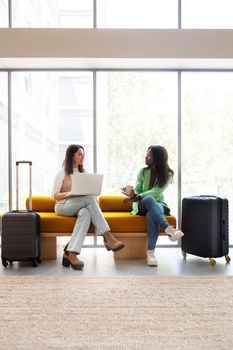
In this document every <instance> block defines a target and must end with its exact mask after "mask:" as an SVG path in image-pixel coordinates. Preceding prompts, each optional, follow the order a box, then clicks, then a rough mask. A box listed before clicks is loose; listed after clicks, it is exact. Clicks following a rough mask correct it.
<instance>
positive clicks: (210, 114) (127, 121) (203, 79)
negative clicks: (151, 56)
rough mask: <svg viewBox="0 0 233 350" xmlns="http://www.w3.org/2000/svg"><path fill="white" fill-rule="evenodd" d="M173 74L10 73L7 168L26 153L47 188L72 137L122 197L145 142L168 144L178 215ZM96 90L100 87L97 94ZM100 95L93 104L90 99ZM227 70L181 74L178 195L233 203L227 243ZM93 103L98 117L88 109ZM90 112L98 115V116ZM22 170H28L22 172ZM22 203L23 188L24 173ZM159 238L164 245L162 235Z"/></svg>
mask: <svg viewBox="0 0 233 350" xmlns="http://www.w3.org/2000/svg"><path fill="white" fill-rule="evenodd" d="M177 74H178V73H177V72H175V71H174V72H168V71H167V72H166V71H163V72H162V71H161V72H156V71H154V72H153V71H130V72H129V71H128V72H127V71H97V73H96V83H97V84H96V87H94V86H93V72H88V71H80V72H71V71H59V72H36V71H34V72H33V71H32V72H30V71H25V72H23V71H22V72H12V73H11V77H12V84H11V86H12V106H11V107H12V108H11V110H12V169H13V181H12V183H13V199H14V201H13V207H15V161H16V160H22V159H23V160H25V159H26V160H32V162H33V194H50V193H51V189H52V185H53V179H54V175H55V174H56V172H57V170H58V169H60V168H61V166H62V162H63V160H64V153H65V150H66V148H67V146H68V145H69V144H71V143H76V144H77V143H79V144H81V145H83V146H84V148H85V151H86V163H85V167H86V169H87V171H88V172H93V171H94V165H93V159H94V158H95V157H94V154H96V155H97V159H96V160H97V172H99V173H103V174H104V186H103V193H112V194H120V193H121V190H120V188H121V187H122V186H124V185H126V184H132V185H133V184H134V183H135V180H136V176H137V174H138V171H139V169H140V168H141V167H143V166H144V165H145V163H144V157H145V154H146V151H147V147H148V146H150V145H152V144H161V145H163V146H165V147H166V148H167V150H168V153H169V165H170V167H171V168H172V169H173V170H174V171H175V177H174V181H173V183H172V184H171V186H169V188H168V189H167V190H166V192H165V200H166V202H167V203H168V205H169V206H170V208H171V211H172V214H174V215H175V216H176V217H178V213H177V204H178V203H177V198H178V193H179V192H178V191H179V190H180V189H179V188H178V186H177V167H178V166H177V165H178V154H177V145H178V96H179V94H178V79H177V78H178V76H177ZM0 86H1V88H0V144H1V147H0V153H1V157H0V162H1V163H0V176H1V183H0V191H1V203H0V211H5V210H7V206H8V136H7V135H8V119H7V110H8V106H7V104H8V103H7V73H4V72H2V73H0ZM93 91H96V92H97V96H96V99H95V98H93ZM94 101H96V106H95V105H94ZM232 101H233V72H202V71H199V72H197V71H192V72H182V73H181V112H182V113H181V120H182V125H181V130H180V132H181V150H182V152H181V175H182V176H181V178H182V184H181V191H182V192H181V197H182V198H183V197H187V196H191V195H203V194H204V195H205V194H208V195H217V196H220V197H226V198H228V200H229V216H230V242H231V244H232V243H233V236H232V227H233V216H232V204H233V176H232V174H233V163H232V153H233V103H232ZM95 107H96V114H94V113H93V109H94V108H95ZM95 115H96V119H95V118H94V116H95ZM23 173H24V174H23ZM21 174H22V176H24V177H23V178H20V189H21V191H20V201H21V205H22V206H23V202H24V200H25V197H26V196H27V195H28V187H27V181H28V179H27V172H26V169H25V171H23V169H22V172H21ZM159 243H166V244H167V243H168V242H167V239H166V240H164V238H163V237H160V238H159Z"/></svg>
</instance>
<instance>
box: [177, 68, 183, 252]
mask: <svg viewBox="0 0 233 350" xmlns="http://www.w3.org/2000/svg"><path fill="white" fill-rule="evenodd" d="M177 98H178V101H177V102H178V116H177V128H178V130H177V131H178V140H177V153H178V164H177V174H178V179H177V182H178V195H177V201H178V203H177V204H178V228H181V200H182V198H181V196H182V183H181V181H182V174H181V159H182V158H181V155H182V142H181V138H182V135H181V131H182V130H181V71H178V94H177ZM178 243H179V246H180V241H179V242H178Z"/></svg>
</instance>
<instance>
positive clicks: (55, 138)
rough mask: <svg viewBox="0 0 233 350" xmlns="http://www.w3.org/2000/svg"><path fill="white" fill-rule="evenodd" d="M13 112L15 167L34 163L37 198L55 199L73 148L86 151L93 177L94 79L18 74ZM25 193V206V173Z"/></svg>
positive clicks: (24, 185)
mask: <svg viewBox="0 0 233 350" xmlns="http://www.w3.org/2000/svg"><path fill="white" fill-rule="evenodd" d="M12 110H13V113H12V142H13V145H12V154H13V156H12V160H13V163H12V166H13V169H14V168H15V161H16V160H22V159H24V160H25V159H27V160H31V161H32V162H33V194H50V193H51V190H52V185H53V179H54V177H55V174H56V172H57V171H58V169H59V168H61V166H62V162H63V160H64V155H65V150H66V148H67V146H68V145H69V144H71V143H75V144H77V143H80V144H82V145H84V147H85V149H86V158H87V159H86V166H87V169H88V170H89V171H93V166H92V164H93V162H92V159H93V140H92V134H93V131H92V120H93V117H92V73H87V72H86V73H66V72H59V73H52V72H51V73H48V72H15V73H13V74H12ZM13 175H14V176H13V188H15V171H14V172H13ZM20 187H21V191H20V196H21V197H20V199H21V200H20V202H21V204H22V203H23V201H24V200H25V196H26V195H27V194H28V190H27V188H28V185H27V173H26V171H25V172H24V171H22V177H21V179H20ZM13 193H14V191H13Z"/></svg>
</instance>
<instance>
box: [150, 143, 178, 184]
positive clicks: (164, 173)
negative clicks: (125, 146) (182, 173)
mask: <svg viewBox="0 0 233 350" xmlns="http://www.w3.org/2000/svg"><path fill="white" fill-rule="evenodd" d="M148 151H151V153H152V155H153V159H154V162H153V164H152V165H151V166H148V167H146V168H144V169H148V168H151V179H150V185H149V188H152V187H153V186H158V187H163V186H165V185H166V183H167V181H168V179H169V177H170V176H171V177H173V175H174V171H173V170H172V169H171V168H170V167H169V165H168V153H167V150H166V148H165V147H163V146H158V145H152V146H150V147H148V150H147V152H148Z"/></svg>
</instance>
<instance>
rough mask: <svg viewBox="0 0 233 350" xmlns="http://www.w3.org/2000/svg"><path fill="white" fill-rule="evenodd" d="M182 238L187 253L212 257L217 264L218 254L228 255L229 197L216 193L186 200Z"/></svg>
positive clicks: (183, 251) (227, 259) (183, 208)
mask: <svg viewBox="0 0 233 350" xmlns="http://www.w3.org/2000/svg"><path fill="white" fill-rule="evenodd" d="M182 231H183V232H184V237H182V241H181V249H182V253H183V256H184V257H186V253H189V254H194V255H197V256H201V257H204V258H209V260H210V263H211V265H215V263H216V261H215V259H214V258H218V257H222V256H225V259H226V261H227V263H229V262H230V260H231V259H230V257H229V256H228V251H229V238H228V235H229V234H228V231H229V230H228V200H227V199H225V198H219V197H216V196H192V197H187V198H184V199H183V200H182Z"/></svg>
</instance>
